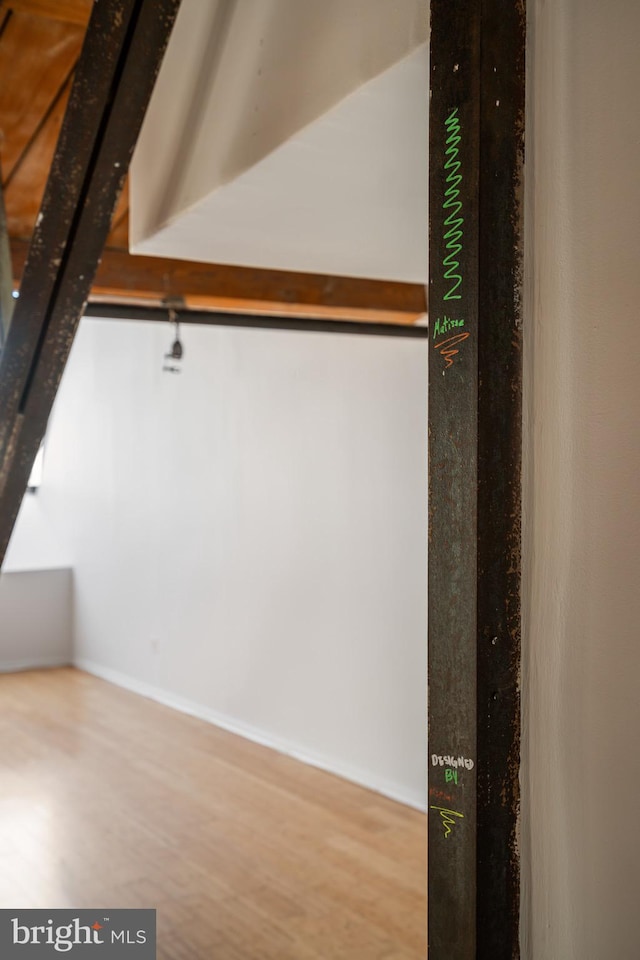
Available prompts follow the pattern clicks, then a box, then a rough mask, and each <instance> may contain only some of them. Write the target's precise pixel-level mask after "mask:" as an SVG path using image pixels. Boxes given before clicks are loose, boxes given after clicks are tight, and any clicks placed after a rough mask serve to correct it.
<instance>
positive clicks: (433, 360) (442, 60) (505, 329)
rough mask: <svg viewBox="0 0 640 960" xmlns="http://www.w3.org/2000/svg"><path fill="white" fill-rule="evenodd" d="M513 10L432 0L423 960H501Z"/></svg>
mask: <svg viewBox="0 0 640 960" xmlns="http://www.w3.org/2000/svg"><path fill="white" fill-rule="evenodd" d="M523 68H524V4H523V2H515V0H432V3H431V101H430V138H429V167H430V190H429V206H430V262H429V276H430V287H429V317H430V321H429V322H430V349H429V800H428V805H429V957H430V960H472V958H486V960H489V958H490V960H513V958H516V957H518V955H519V948H518V922H517V921H518V909H519V907H518V899H519V889H518V887H519V877H518V862H517V856H516V846H515V841H516V828H517V815H518V807H517V805H518V766H519V665H520V646H519V641H520V634H519V625H520V594H519V588H520V582H519V576H520V554H519V544H520V526H519V520H520V438H521V434H520V417H521V356H520V316H519V309H520V296H519V288H520V263H521V211H520V187H521V172H522V160H523V155H522V147H523V108H524V69H523Z"/></svg>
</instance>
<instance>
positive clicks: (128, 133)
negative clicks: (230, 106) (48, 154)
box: [0, 0, 179, 563]
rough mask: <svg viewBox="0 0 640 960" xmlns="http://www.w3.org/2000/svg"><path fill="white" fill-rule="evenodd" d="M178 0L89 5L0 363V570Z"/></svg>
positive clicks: (127, 0)
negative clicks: (89, 14) (81, 43)
mask: <svg viewBox="0 0 640 960" xmlns="http://www.w3.org/2000/svg"><path fill="white" fill-rule="evenodd" d="M178 6H179V0H97V2H96V3H95V4H94V5H93V10H92V14H91V19H90V21H89V26H88V28H87V34H86V38H85V43H84V46H83V50H82V54H81V56H80V61H79V63H78V68H77V71H76V74H75V77H74V82H73V87H72V91H71V96H70V99H69V105H68V107H67V112H66V114H65V119H64V122H63V126H62V130H61V133H60V138H59V141H58V145H57V148H56V153H55V155H54V158H53V163H52V167H51V172H50V175H49V179H48V182H47V187H46V190H45V195H44V199H43V201H42V207H41V210H40V214H39V216H38V222H37V225H36V229H35V232H34V235H33V238H32V241H31V246H30V248H29V255H28V258H27V263H26V266H25V272H24V276H23V280H22V284H21V288H20V298H19V300H18V301H17V303H16V307H15V310H14V316H13V321H12V324H11V327H10V330H9V335H8V337H7V342H6V344H5V348H4V349H3V351H2V357H1V358H0V563H1V562H2V561H3V559H4V555H5V552H6V548H7V545H8V542H9V538H10V536H11V532H12V530H13V525H14V523H15V519H16V516H17V513H18V509H19V507H20V503H21V501H22V497H23V495H24V492H25V490H26V486H27V481H28V477H29V472H30V469H31V466H32V464H33V460H34V458H35V455H36V453H37V450H38V447H39V445H40V442H41V440H42V437H43V436H44V432H45V429H46V425H47V420H48V417H49V413H50V411H51V407H52V405H53V401H54V399H55V395H56V391H57V389H58V384H59V382H60V378H61V376H62V373H63V370H64V367H65V364H66V361H67V357H68V355H69V351H70V349H71V344H72V342H73V338H74V336H75V333H76V330H77V327H78V323H79V320H80V317H81V316H82V311H83V308H84V305H85V303H86V300H87V297H88V295H89V290H90V288H91V284H92V281H93V277H94V275H95V272H96V269H97V266H98V261H99V259H100V256H101V254H102V250H103V247H104V244H105V240H106V237H107V234H108V231H109V227H110V223H111V219H112V216H113V211H114V209H115V205H116V201H117V199H118V195H119V192H120V190H121V188H122V184H123V182H124V178H125V176H126V173H127V170H128V167H129V162H130V159H131V155H132V153H133V148H134V146H135V143H136V140H137V137H138V133H139V130H140V126H141V124H142V120H143V118H144V114H145V111H146V108H147V104H148V102H149V98H150V96H151V92H152V90H153V85H154V82H155V78H156V75H157V72H158V69H159V67H160V63H161V60H162V56H163V53H164V50H165V47H166V44H167V41H168V38H169V34H170V32H171V28H172V26H173V22H174V20H175V16H176V13H177V9H178Z"/></svg>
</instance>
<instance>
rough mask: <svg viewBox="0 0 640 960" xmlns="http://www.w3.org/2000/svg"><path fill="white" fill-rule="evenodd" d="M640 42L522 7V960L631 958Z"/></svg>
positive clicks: (638, 649) (631, 9)
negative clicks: (525, 36)
mask: <svg viewBox="0 0 640 960" xmlns="http://www.w3.org/2000/svg"><path fill="white" fill-rule="evenodd" d="M639 36H640V6H639V5H638V4H637V3H636V2H634V0H612V2H610V3H606V4H604V3H601V2H598V0H556V2H554V3H547V2H544V0H538V2H536V3H534V4H533V6H532V10H531V11H530V50H529V56H528V68H529V84H530V88H529V89H530V100H529V112H528V118H527V123H528V128H527V134H528V153H527V177H528V203H527V211H526V212H527V217H528V220H527V223H528V238H527V239H528V269H529V291H528V296H529V309H528V324H527V343H526V355H527V367H526V371H527V382H526V398H527V427H528V430H527V444H526V448H525V449H526V452H527V455H528V463H527V469H526V472H525V476H526V480H527V483H526V498H525V505H526V508H527V511H526V516H527V523H526V527H525V561H526V568H525V584H526V606H525V628H526V649H527V660H526V663H525V666H526V672H525V686H524V690H525V705H526V710H527V712H526V714H525V720H526V730H527V731H528V738H527V741H526V753H525V760H526V763H525V768H524V770H523V785H524V794H523V800H524V813H525V819H524V829H523V838H524V859H523V868H524V874H523V875H524V881H525V887H524V900H523V902H524V918H523V919H524V922H523V956H524V957H526V958H528V960H608V958H612V957H615V958H616V960H636V958H637V956H638V949H639V948H638V920H637V915H638V896H639V894H640V831H639V830H638V824H637V820H636V811H637V809H638V796H639V793H640V749H639V748H638V731H639V730H640V696H639V695H638V691H639V689H640V642H639V638H640V590H639V589H638V558H639V557H640V482H639V479H638V478H639V477H640V430H639V428H638V420H639V416H640V392H639V391H640V361H639V357H640V318H639V316H638V313H639V307H638V305H639V304H640V270H639V269H638V263H639V261H640V177H638V169H639V165H640V119H639V114H638V104H637V99H638V98H637V91H638V86H639V84H640V60H639V59H638V37H639Z"/></svg>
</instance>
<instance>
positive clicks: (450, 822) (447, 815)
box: [431, 806, 464, 840]
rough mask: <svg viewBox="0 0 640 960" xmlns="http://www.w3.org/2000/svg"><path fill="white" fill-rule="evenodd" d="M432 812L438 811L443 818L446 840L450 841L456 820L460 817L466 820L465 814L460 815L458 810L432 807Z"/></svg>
mask: <svg viewBox="0 0 640 960" xmlns="http://www.w3.org/2000/svg"><path fill="white" fill-rule="evenodd" d="M431 809H432V810H437V811H438V812H439V814H440V816H441V817H442V823H443V826H444V838H445V840H448V839H449V835H450V833H451V832H452V829H453V827H454V826H455V822H456V821H455V818H456V817H460V818H461V819H462V820H464V813H458V811H457V810H448V809H447V808H446V807H434V806H432V807H431Z"/></svg>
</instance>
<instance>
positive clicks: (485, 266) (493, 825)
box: [477, 0, 525, 960]
mask: <svg viewBox="0 0 640 960" xmlns="http://www.w3.org/2000/svg"><path fill="white" fill-rule="evenodd" d="M482 21H483V22H482V75H481V90H482V99H481V137H480V180H481V198H482V205H481V218H480V269H479V277H480V283H479V303H480V341H479V351H478V364H479V371H480V376H479V392H478V422H479V430H478V867H477V870H478V886H477V925H478V952H477V956H478V958H479V960H515V958H517V957H519V956H520V952H519V943H518V915H519V886H520V876H519V862H518V846H517V824H518V816H519V779H518V774H519V765H520V510H521V489H520V474H521V442H522V430H521V423H522V316H521V297H520V290H521V286H522V276H521V273H522V244H523V230H522V192H523V190H522V188H523V184H522V180H523V168H524V90H525V75H524V66H525V64H524V51H525V9H524V0H520V2H514V0H510V2H508V3H505V2H504V0H483V5H482Z"/></svg>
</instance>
